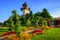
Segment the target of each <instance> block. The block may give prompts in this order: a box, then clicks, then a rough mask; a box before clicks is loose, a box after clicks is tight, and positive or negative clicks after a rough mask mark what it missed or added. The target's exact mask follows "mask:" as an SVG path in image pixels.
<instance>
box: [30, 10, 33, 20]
mask: <svg viewBox="0 0 60 40" xmlns="http://www.w3.org/2000/svg"><path fill="white" fill-rule="evenodd" d="M29 17H30V19H31V20H32V19H33V18H34V14H33V12H32V11H30V13H29Z"/></svg>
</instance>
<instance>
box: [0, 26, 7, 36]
mask: <svg viewBox="0 0 60 40" xmlns="http://www.w3.org/2000/svg"><path fill="white" fill-rule="evenodd" d="M5 32H8V28H7V27H2V28H0V35H2V34H3V33H5Z"/></svg>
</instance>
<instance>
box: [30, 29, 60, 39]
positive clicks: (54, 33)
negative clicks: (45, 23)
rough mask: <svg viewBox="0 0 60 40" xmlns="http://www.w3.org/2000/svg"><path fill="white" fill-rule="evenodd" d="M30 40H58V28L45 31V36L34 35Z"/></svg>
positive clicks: (59, 36) (59, 33)
mask: <svg viewBox="0 0 60 40" xmlns="http://www.w3.org/2000/svg"><path fill="white" fill-rule="evenodd" d="M31 40H60V28H51V29H50V30H46V33H45V34H40V35H36V36H34V37H32V38H31Z"/></svg>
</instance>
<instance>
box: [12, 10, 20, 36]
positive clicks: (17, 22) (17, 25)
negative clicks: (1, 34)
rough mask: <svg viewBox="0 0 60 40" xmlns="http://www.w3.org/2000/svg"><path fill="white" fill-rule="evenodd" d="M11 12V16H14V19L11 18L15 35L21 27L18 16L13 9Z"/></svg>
mask: <svg viewBox="0 0 60 40" xmlns="http://www.w3.org/2000/svg"><path fill="white" fill-rule="evenodd" d="M12 13H13V17H14V19H13V21H14V25H15V27H14V29H15V31H16V33H17V36H19V34H20V32H21V30H20V29H21V28H20V27H21V22H20V16H19V15H18V14H17V11H16V10H13V11H12Z"/></svg>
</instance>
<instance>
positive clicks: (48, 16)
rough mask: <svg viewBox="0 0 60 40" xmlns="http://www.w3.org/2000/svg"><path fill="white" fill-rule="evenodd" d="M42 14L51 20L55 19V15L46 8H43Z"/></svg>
mask: <svg viewBox="0 0 60 40" xmlns="http://www.w3.org/2000/svg"><path fill="white" fill-rule="evenodd" d="M41 16H42V17H43V18H48V19H50V20H51V21H52V20H53V17H52V16H51V15H50V13H49V12H48V10H47V9H46V8H44V9H43V11H42V13H41Z"/></svg>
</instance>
